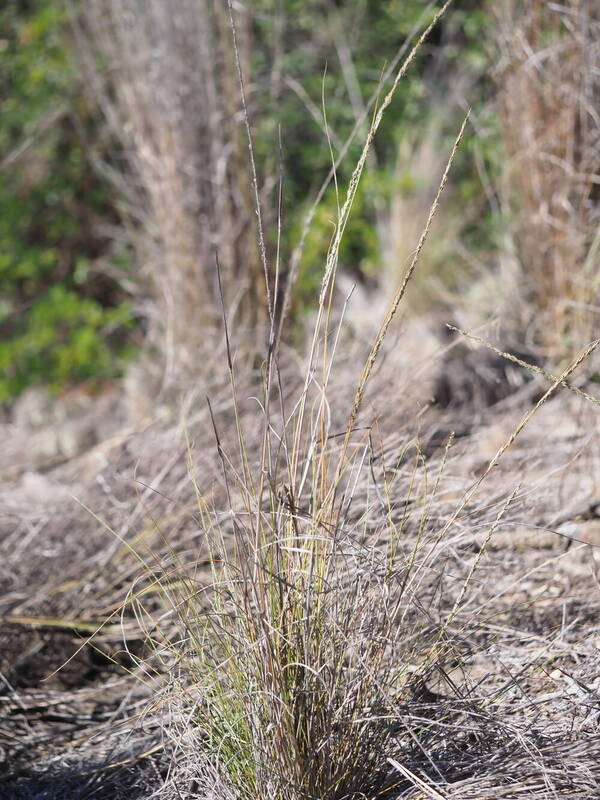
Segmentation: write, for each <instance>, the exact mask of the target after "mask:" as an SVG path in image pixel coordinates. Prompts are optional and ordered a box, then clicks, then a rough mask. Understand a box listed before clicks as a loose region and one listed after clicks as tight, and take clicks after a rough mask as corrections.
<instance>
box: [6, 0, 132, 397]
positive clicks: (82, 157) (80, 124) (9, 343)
mask: <svg viewBox="0 0 600 800" xmlns="http://www.w3.org/2000/svg"><path fill="white" fill-rule="evenodd" d="M65 22H66V20H65V12H64V9H63V5H62V3H59V2H56V1H54V2H52V1H51V0H31V2H21V1H19V2H18V1H17V0H8V2H5V3H4V5H3V7H2V9H1V10H0V98H1V99H0V163H1V164H2V180H1V181H0V296H1V297H2V303H1V305H0V334H1V336H2V345H1V347H0V402H3V401H7V400H10V399H11V398H12V397H14V396H16V395H17V394H18V393H19V392H20V391H22V390H23V389H24V388H25V387H26V386H27V385H29V384H33V383H40V384H45V385H49V386H51V387H53V388H54V389H57V390H58V389H60V388H62V387H64V386H66V385H67V384H68V383H70V382H72V381H78V380H82V379H87V378H91V377H106V376H109V375H111V374H115V372H116V371H117V370H118V359H116V358H115V356H116V355H117V354H124V353H125V349H124V344H123V343H124V336H123V334H124V332H125V330H126V327H127V324H128V323H129V321H130V313H129V311H128V309H127V306H126V305H123V295H122V292H121V291H120V290H119V287H118V285H117V284H116V283H115V282H114V281H113V280H110V279H108V278H106V277H105V276H102V275H100V274H98V271H97V270H96V271H94V269H93V263H94V260H95V259H97V258H99V257H101V256H102V257H108V252H107V249H108V242H107V241H106V238H105V237H103V235H102V234H100V233H99V230H100V227H101V224H102V223H103V222H107V221H114V220H115V219H116V215H115V212H114V210H113V209H112V208H111V198H110V194H109V192H108V190H107V188H106V186H105V185H104V184H103V183H102V182H101V181H100V180H99V178H98V177H97V175H96V174H95V172H94V171H93V170H92V167H91V165H90V160H89V152H90V147H94V146H95V147H99V146H101V144H100V140H99V137H98V134H97V132H96V123H97V120H95V119H94V116H93V113H94V112H93V111H92V110H91V109H90V108H89V106H88V104H87V103H86V100H85V96H84V93H83V91H82V89H81V86H80V85H79V84H78V81H77V71H76V69H75V67H74V61H73V59H72V58H71V57H70V49H69V43H68V40H67V34H66V31H67V28H66V25H65ZM107 330H110V331H111V337H109V338H106V336H105V334H106V331H107ZM119 331H120V332H121V335H118V333H119Z"/></svg>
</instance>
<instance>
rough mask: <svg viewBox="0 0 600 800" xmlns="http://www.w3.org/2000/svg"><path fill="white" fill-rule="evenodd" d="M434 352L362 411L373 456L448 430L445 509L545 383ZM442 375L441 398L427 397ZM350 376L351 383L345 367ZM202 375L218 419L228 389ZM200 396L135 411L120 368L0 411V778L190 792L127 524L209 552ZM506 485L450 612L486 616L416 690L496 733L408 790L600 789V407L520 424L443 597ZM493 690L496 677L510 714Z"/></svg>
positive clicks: (395, 372)
mask: <svg viewBox="0 0 600 800" xmlns="http://www.w3.org/2000/svg"><path fill="white" fill-rule="evenodd" d="M452 359H454V360H452ZM469 359H470V361H469ZM411 363H413V362H412V361H411ZM433 363H434V367H432V368H429V367H428V368H426V369H424V371H423V377H422V379H419V380H418V381H416V382H415V380H414V376H413V379H412V380H411V379H410V374H409V370H408V368H407V366H406V364H403V362H402V360H401V359H400V362H395V361H394V358H393V357H392V356H390V358H389V359H388V360H387V361H385V362H384V365H383V367H382V369H381V371H380V374H379V375H378V376H377V379H376V384H375V390H374V391H373V392H372V393H371V395H370V397H369V402H368V404H367V408H366V410H365V415H370V417H371V419H375V418H378V419H379V422H378V424H377V426H376V429H374V430H376V434H377V436H376V438H377V441H378V442H379V443H380V452H379V467H378V468H379V469H381V470H386V469H388V468H389V466H390V464H392V463H393V461H394V458H395V455H396V454H397V453H398V452H399V450H400V449H401V447H402V446H404V445H405V444H406V443H407V442H411V441H415V440H416V439H417V438H419V439H420V440H421V449H422V451H423V453H424V459H425V463H426V464H429V465H430V467H431V469H432V470H435V468H436V466H437V465H438V464H439V460H440V457H441V453H442V451H443V447H444V443H445V441H446V439H447V436H448V435H449V433H450V432H451V431H455V432H456V434H457V438H456V441H455V444H454V445H453V447H452V450H451V452H450V457H449V459H448V463H447V466H446V469H445V471H444V474H443V479H442V481H441V483H440V487H439V493H438V496H437V498H436V501H435V504H434V513H433V517H434V520H433V523H432V524H434V523H435V524H437V525H438V527H439V526H440V525H442V526H443V522H444V520H447V519H449V518H450V517H451V516H452V514H453V511H454V509H455V508H456V505H457V503H458V502H459V501H460V498H461V497H462V496H463V493H464V492H465V490H467V489H468V487H469V486H472V485H473V483H474V482H475V481H477V479H478V478H479V477H480V476H481V475H482V474H483V473H484V471H485V469H486V466H487V464H488V463H489V461H490V459H491V458H492V457H493V456H494V454H495V453H496V452H497V450H498V449H499V448H500V447H501V446H502V445H503V443H504V442H505V441H506V439H507V438H508V437H509V436H510V434H511V432H512V431H513V429H514V428H515V426H516V424H517V423H518V422H519V420H520V419H521V418H522V416H523V414H524V413H525V412H526V411H527V410H528V409H529V408H531V406H532V404H533V403H534V402H535V400H536V399H537V398H539V397H540V395H541V393H542V392H543V390H544V389H545V388H546V387H547V384H546V383H545V382H544V381H543V380H542V381H541V382H540V381H538V380H537V379H536V381H533V382H527V383H525V382H523V381H517V382H516V383H514V385H511V386H509V387H508V388H506V382H507V376H506V373H503V372H502V370H501V369H500V371H498V369H499V368H498V364H496V363H495V362H490V361H489V359H487V357H486V358H483V359H482V358H480V359H479V361H478V360H477V358H476V357H473V356H469V357H468V358H467V357H465V355H464V353H463V355H462V356H460V355H459V356H458V357H457V356H448V355H447V354H445V353H444V351H443V350H440V354H439V355H438V358H437V361H434V362H433ZM490 363H491V364H492V366H491V367H490ZM465 365H466V366H465ZM411 369H412V370H413V373H414V365H413V367H411ZM432 370H433V371H432ZM461 370H462V373H461ZM461 374H462V377H461ZM448 375H451V376H452V378H451V380H450V379H449V378H447V376H448ZM486 375H488V377H487V378H486V377H485V376H486ZM489 375H491V376H492V377H491V378H489ZM440 376H446V377H445V378H443V380H442V382H441V383H440ZM352 380H353V378H352V379H350V378H349V379H348V381H347V384H348V385H350V384H351V383H352ZM582 380H583V379H582ZM486 381H487V383H486ZM490 381H491V382H490ZM415 383H416V384H417V386H418V389H419V392H415V390H414V386H415ZM409 385H410V386H411V387H412V388H411V390H410V391H407V390H406V387H407V386H409ZM436 386H437V387H438V392H439V394H440V395H442V394H443V399H444V402H438V404H437V405H433V406H429V405H428V402H427V401H428V399H429V398H430V396H431V394H433V393H435V390H436ZM586 386H587V389H588V391H590V392H591V393H592V394H596V395H599V394H600V387H599V385H598V384H594V383H592V382H588V383H587V384H586ZM482 387H483V388H482ZM339 392H340V397H346V396H347V385H346V383H345V382H344V381H343V380H341V381H340V386H339ZM249 394H250V391H248V395H249ZM419 394H421V398H420V399H419V397H418V395H419ZM211 396H212V399H213V407H214V409H215V413H216V415H217V418H221V417H223V418H224V419H226V418H227V414H228V413H229V412H230V402H229V399H228V393H227V390H226V388H221V389H218V388H217V389H214V390H211ZM438 399H439V398H438ZM190 407H191V409H192V411H191V412H190V413H189V414H188V416H187V418H186V420H185V424H184V423H183V422H181V421H177V420H173V418H168V417H164V418H163V419H152V418H148V417H146V419H144V420H142V421H140V420H139V419H135V418H133V419H132V414H131V412H130V410H128V408H127V405H126V403H125V401H124V399H123V395H122V392H121V389H120V387H119V386H113V387H106V388H105V390H104V392H103V393H102V394H101V395H100V396H99V397H91V396H88V395H86V394H85V393H80V394H77V393H75V394H74V395H73V396H71V397H68V398H66V400H64V401H63V402H62V403H60V404H56V403H54V402H51V401H49V400H48V399H47V398H45V397H44V395H43V394H39V393H31V394H29V395H28V396H26V397H25V398H24V399H23V400H22V401H20V402H19V404H18V405H17V406H16V408H15V409H14V410H13V412H12V415H11V416H10V417H9V418H7V419H6V420H5V421H4V422H3V423H2V425H1V426H0V446H1V450H2V454H3V457H2V462H1V465H0V471H1V474H0V551H1V553H2V561H1V563H0V623H1V627H0V681H1V685H0V760H1V763H2V766H1V768H0V798H6V800H10V799H11V798H15V799H16V798H40V800H41V798H45V799H46V800H50V798H52V799H53V800H58V799H59V798H119V797H124V798H125V797H127V798H128V799H129V800H133V798H147V797H152V796H157V797H165V798H166V797H177V796H179V797H193V796H194V793H193V786H192V785H191V784H189V783H187V782H185V781H182V782H179V783H177V782H176V775H177V774H178V773H177V759H178V754H177V752H176V749H174V747H173V744H172V742H171V741H170V740H169V738H168V737H166V736H165V735H164V730H163V728H164V723H165V720H166V716H165V714H166V711H165V709H164V708H159V707H157V705H156V703H155V707H154V709H150V710H148V706H149V703H150V701H151V700H154V701H156V699H157V697H159V696H160V692H161V690H162V684H161V681H160V679H159V678H158V677H156V678H153V677H152V678H150V679H148V680H146V682H145V683H144V682H141V681H140V680H139V670H138V669H137V667H136V663H137V659H138V657H144V656H145V655H147V650H146V647H145V642H144V634H143V632H142V631H141V630H140V628H139V625H138V624H137V622H136V620H135V619H134V618H133V616H132V614H131V613H129V612H125V613H124V614H120V613H119V609H120V604H121V603H122V601H123V600H124V598H125V597H126V595H127V593H128V592H129V591H130V590H131V588H132V586H138V585H139V581H140V573H141V570H140V564H139V561H138V560H136V558H135V557H134V556H133V555H132V552H131V550H130V548H129V545H134V546H135V548H136V550H137V552H138V553H141V554H143V557H144V559H146V563H147V564H150V566H151V567H152V568H154V567H155V568H156V569H157V570H158V569H165V562H166V561H168V559H169V557H170V556H169V550H170V547H171V546H172V547H174V548H175V549H176V550H177V551H178V552H179V553H181V554H182V557H183V558H191V557H194V558H198V557H199V558H200V559H201V557H202V555H201V543H200V538H199V530H198V522H197V518H196V517H195V514H194V496H193V487H192V482H191V479H190V471H189V467H188V464H187V457H186V450H187V447H186V433H187V435H188V437H189V438H190V439H191V440H192V442H193V446H192V452H193V461H194V464H195V474H196V476H197V477H198V478H199V481H200V482H201V483H202V484H203V485H204V487H210V486H211V483H212V482H215V481H217V478H216V477H215V476H216V474H217V472H218V462H217V460H216V454H215V448H214V444H213V443H214V437H213V433H212V430H211V428H210V425H209V420H208V415H207V412H206V409H205V406H204V403H202V402H200V401H198V403H196V404H194V403H192V404H191V406H190ZM248 413H249V414H250V413H252V412H251V410H250V409H249V410H248ZM517 487H518V488H517ZM513 489H517V493H516V496H515V499H514V502H513V503H512V504H511V506H510V507H509V508H508V510H507V511H506V513H505V515H504V518H503V520H502V522H501V523H500V524H499V526H498V528H497V530H496V531H495V533H494V535H493V536H492V538H491V540H490V542H489V547H488V549H487V551H486V553H485V555H484V556H483V557H482V558H481V561H480V563H479V565H478V568H477V572H476V574H475V579H474V582H473V587H474V588H473V589H472V590H470V593H469V595H468V598H467V602H466V604H465V605H464V606H463V608H462V610H461V611H460V613H459V614H458V616H457V618H456V619H455V620H454V623H453V630H454V632H455V633H456V635H457V641H460V634H461V630H463V628H464V630H465V631H466V630H467V627H468V626H469V619H470V618H472V617H473V615H474V614H475V612H476V615H477V619H478V620H479V622H478V624H477V626H476V628H474V627H473V626H472V625H471V626H470V627H469V635H468V638H467V637H465V639H464V641H463V642H462V645H460V646H457V650H456V658H455V660H454V663H452V664H449V665H448V667H447V671H446V673H445V677H444V676H441V675H439V674H438V675H437V676H434V677H432V682H431V683H430V685H429V686H428V689H427V691H430V692H431V693H432V697H433V700H431V698H426V700H425V701H422V703H423V702H425V706H423V708H425V707H426V706H427V703H429V704H430V706H431V707H432V708H434V707H435V702H436V700H435V698H436V697H437V696H438V695H439V696H441V697H443V698H444V699H445V700H447V699H448V698H450V697H453V698H454V700H453V702H455V703H459V706H456V707H454V710H453V711H452V712H451V714H455V715H456V714H459V713H462V714H466V715H467V716H466V717H465V719H467V720H468V719H469V714H471V713H472V714H474V713H475V712H473V708H474V707H475V704H479V705H478V706H477V708H479V711H478V712H477V713H478V714H479V715H480V716H481V715H483V714H484V712H483V711H482V710H481V709H483V708H486V709H487V711H486V712H485V713H489V720H488V721H487V722H486V725H487V726H488V728H489V730H490V731H492V729H493V735H492V734H491V733H490V736H489V737H488V741H487V743H486V744H485V747H484V746H483V744H482V742H481V741H479V739H477V736H479V735H480V734H476V733H473V737H475V738H474V739H473V741H472V742H471V744H469V743H467V744H464V743H463V745H461V746H460V747H458V745H457V750H456V753H454V755H453V753H452V748H451V747H450V746H449V745H448V746H447V747H446V751H445V754H443V753H441V751H440V753H438V755H437V756H436V758H437V759H438V767H437V768H436V769H438V772H439V771H440V770H441V772H443V773H444V781H445V782H444V784H443V785H444V787H445V788H443V789H440V794H439V795H432V794H428V793H427V791H426V790H425V789H419V788H418V781H417V788H415V786H414V783H413V785H412V788H411V781H410V780H408V782H406V781H405V782H404V783H403V784H402V785H400V786H399V788H398V790H397V791H399V792H400V795H398V796H402V797H412V798H417V797H423V798H425V797H433V796H441V797H462V798H482V797H483V796H490V797H496V796H497V797H507V798H508V797H539V798H552V797H559V796H560V797H600V761H599V760H598V758H597V755H598V751H599V750H600V738H599V736H600V735H599V732H598V719H599V714H600V616H599V612H600V590H599V583H598V574H599V569H600V416H599V408H598V407H597V406H594V405H593V404H591V403H590V402H588V401H585V400H583V399H581V398H579V397H576V396H574V395H573V394H572V393H570V392H568V391H567V390H562V389H561V390H557V391H556V392H555V394H554V395H553V396H552V397H551V398H550V399H549V400H548V402H547V403H546V404H545V405H544V406H543V407H542V408H541V409H540V411H539V412H538V413H537V414H536V416H535V417H534V418H533V419H532V420H531V422H530V423H529V424H528V425H527V427H526V428H525V429H524V431H523V433H522V434H521V436H520V437H519V439H518V440H517V442H516V443H515V444H514V445H513V446H512V447H511V448H510V449H509V450H508V451H507V453H506V454H505V456H504V457H503V458H502V460H501V462H500V464H499V465H498V466H497V467H495V468H494V469H493V470H492V472H491V474H490V475H489V476H488V477H487V478H486V479H485V481H484V482H483V483H482V485H481V487H480V489H479V490H478V492H477V493H476V494H475V495H474V496H473V498H472V499H471V500H470V501H469V503H467V504H466V505H465V507H464V508H463V509H462V510H461V513H460V514H459V515H458V516H457V519H456V521H455V523H454V525H453V526H452V528H451V531H450V533H449V534H448V537H447V540H446V541H445V542H443V543H442V547H441V552H440V564H442V563H443V568H441V573H440V580H439V587H438V591H439V595H440V597H443V598H445V599H444V600H443V601H440V608H441V607H442V606H443V605H444V603H445V604H446V605H447V604H448V603H449V602H451V599H452V598H453V597H455V596H456V593H457V588H456V587H457V586H460V583H461V579H462V578H464V576H465V575H466V574H467V573H468V571H469V568H470V565H471V564H472V563H473V560H474V559H475V558H477V553H478V548H479V546H480V545H481V543H482V541H483V540H484V539H485V537H486V535H487V532H488V530H489V526H490V524H491V521H492V520H493V519H494V518H495V517H496V515H497V513H498V509H499V504H502V502H503V501H504V499H505V498H506V497H507V495H508V494H510V492H511V491H513ZM159 564H160V567H159ZM442 573H443V574H442ZM160 602H161V601H160V598H158V597H156V598H152V597H150V598H149V599H148V603H149V604H150V605H152V604H154V606H155V607H156V609H160ZM100 626H103V627H100ZM92 634H94V635H93V636H92ZM90 637H91V642H92V644H91V645H90V643H89V641H90ZM86 641H88V645H87V646H83V645H84V644H85V642H86ZM124 642H125V644H124ZM131 672H133V673H137V675H138V677H136V676H135V675H133V676H132V675H131V674H130V673H131ZM492 697H493V698H496V700H498V698H501V700H500V701H499V702H500V705H501V708H502V712H501V714H500V716H498V714H497V713H496V712H495V711H493V710H492V709H491V707H490V705H489V701H490V698H492ZM460 703H462V706H461V705H460ZM486 703H487V705H486ZM494 708H495V707H494ZM424 713H425V712H424ZM498 713H499V712H498ZM473 718H474V717H473ZM465 725H466V723H465ZM467 727H468V726H467ZM478 730H480V729H478ZM436 746H438V748H439V745H436ZM486 748H487V749H486ZM412 757H413V760H414V759H415V756H414V754H413V756H412ZM407 763H408V762H407ZM414 763H415V764H416V765H417V766H418V759H417V760H414ZM442 764H445V767H441V766H440V765H442ZM421 767H422V770H423V771H422V773H421V774H425V773H426V772H427V769H428V768H427V765H425V766H423V765H421ZM415 768H416V767H415ZM571 773H572V774H571ZM517 774H518V776H519V781H518V783H519V787H520V788H519V787H517V785H516V777H515V776H516V775H517ZM574 776H575V777H574ZM513 784H514V786H513ZM511 786H513V788H511ZM507 787H508V788H507ZM511 792H513V793H512V794H511Z"/></svg>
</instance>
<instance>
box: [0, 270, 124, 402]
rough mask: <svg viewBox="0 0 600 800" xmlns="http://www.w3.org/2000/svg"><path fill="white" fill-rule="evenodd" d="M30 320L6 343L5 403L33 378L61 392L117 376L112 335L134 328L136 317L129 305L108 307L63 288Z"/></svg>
mask: <svg viewBox="0 0 600 800" xmlns="http://www.w3.org/2000/svg"><path fill="white" fill-rule="evenodd" d="M25 320H26V322H25V325H24V326H23V327H22V329H20V330H19V332H18V333H16V334H15V335H14V336H12V337H11V338H10V339H8V340H7V341H5V342H0V376H1V377H0V402H3V401H6V400H10V399H11V398H12V397H15V396H16V395H18V394H19V393H20V392H21V391H23V389H25V388H26V387H27V386H28V385H29V384H30V383H31V382H32V378H37V379H38V380H43V382H44V383H45V384H46V385H47V386H49V388H51V389H53V390H55V391H59V390H60V389H61V388H63V387H64V386H65V385H67V384H68V383H70V382H73V381H85V380H92V381H95V380H100V379H102V378H108V377H111V376H112V375H114V373H115V357H114V353H113V352H112V351H111V348H110V344H109V342H110V334H111V332H113V331H114V330H115V329H117V328H122V327H123V326H127V325H129V324H130V315H129V311H128V308H127V306H126V305H122V306H120V307H119V308H115V309H106V308H103V307H102V306H101V305H100V304H99V303H98V302H96V301H95V300H90V299H85V298H82V297H80V296H79V295H78V294H76V293H75V292H73V291H70V290H68V289H67V288H65V287H64V286H61V285H57V286H54V287H52V288H51V289H49V290H48V291H47V292H46V293H45V294H43V295H41V296H40V297H39V298H38V299H37V301H36V303H35V305H34V306H33V307H32V309H31V311H30V313H29V314H27V315H26V318H25ZM125 354H126V353H125V352H123V353H122V355H125Z"/></svg>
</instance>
